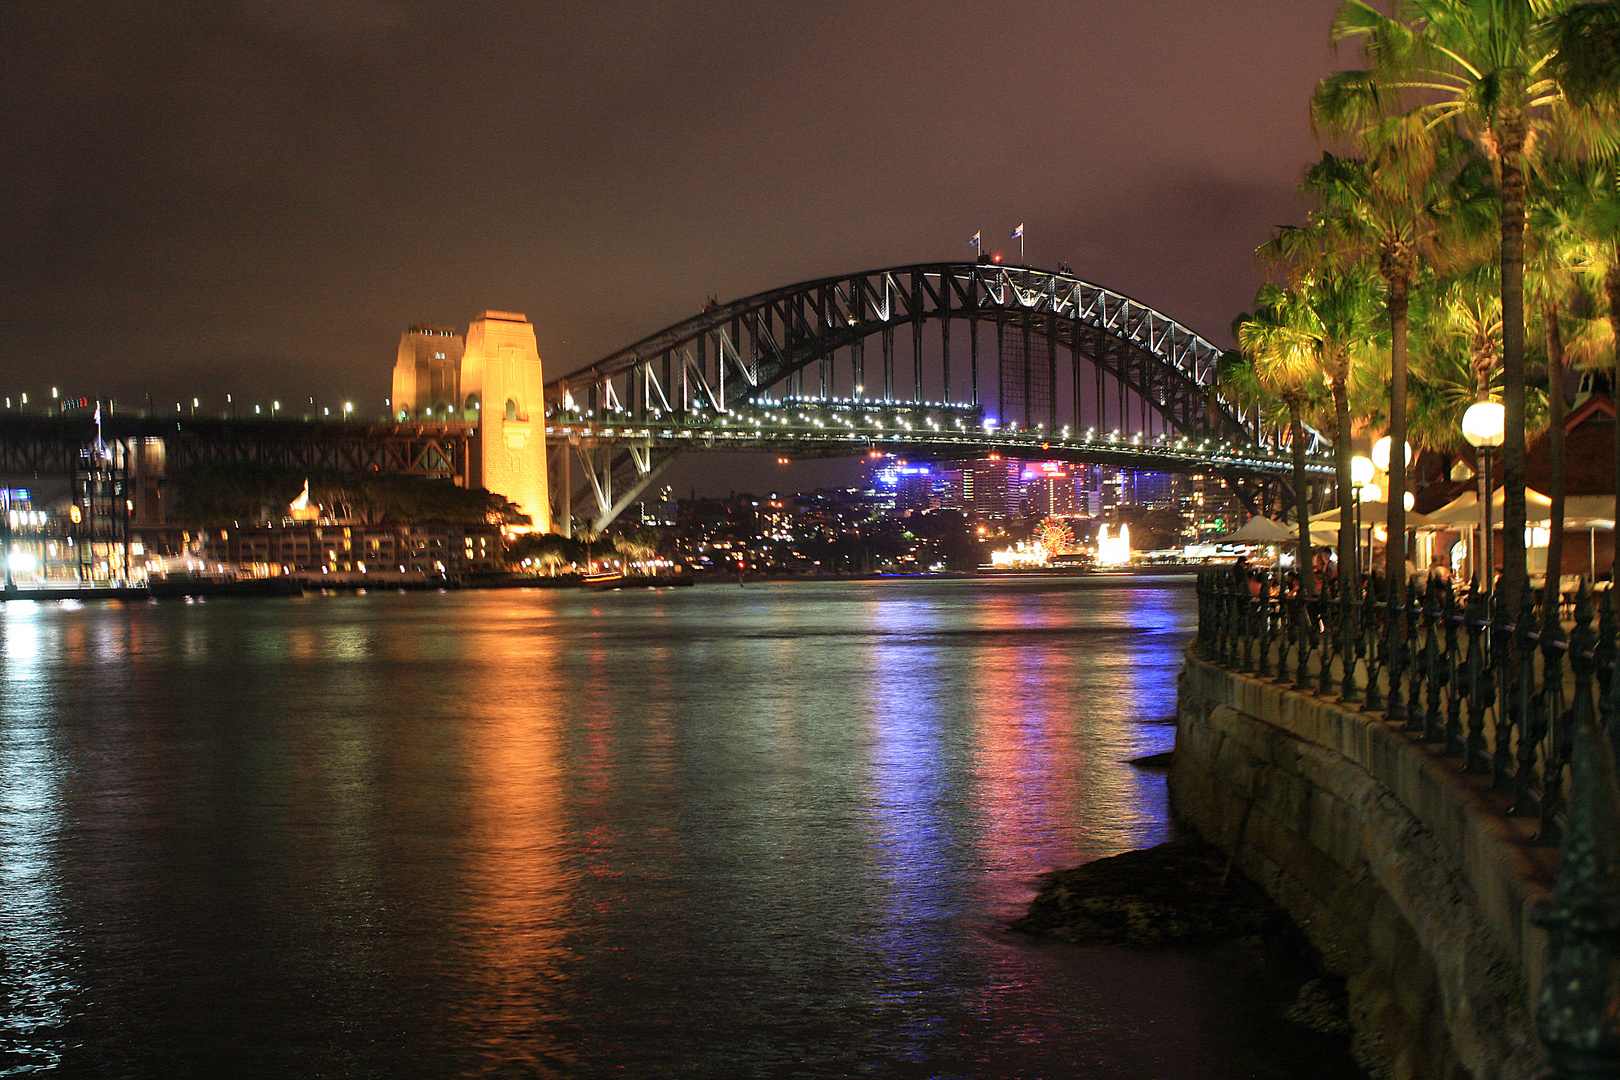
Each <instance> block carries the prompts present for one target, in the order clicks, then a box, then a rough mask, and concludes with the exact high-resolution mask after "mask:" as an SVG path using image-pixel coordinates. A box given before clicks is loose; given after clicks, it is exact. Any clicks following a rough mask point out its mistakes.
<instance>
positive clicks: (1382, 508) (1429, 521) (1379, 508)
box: [1311, 502, 1443, 529]
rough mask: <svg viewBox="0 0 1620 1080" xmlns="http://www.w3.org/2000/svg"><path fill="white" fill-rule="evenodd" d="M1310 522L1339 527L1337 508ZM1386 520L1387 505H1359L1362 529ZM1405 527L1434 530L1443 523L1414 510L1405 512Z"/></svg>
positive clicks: (1352, 514)
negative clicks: (1325, 523)
mask: <svg viewBox="0 0 1620 1080" xmlns="http://www.w3.org/2000/svg"><path fill="white" fill-rule="evenodd" d="M1311 520H1312V521H1313V522H1327V524H1328V527H1329V528H1333V529H1337V528H1338V527H1339V508H1338V507H1337V506H1335V507H1333V508H1332V509H1329V510H1324V511H1322V512H1321V513H1320V514H1312V515H1311ZM1355 520H1356V508H1355V507H1354V506H1352V507H1351V508H1350V521H1351V523H1352V524H1354V522H1355ZM1387 520H1389V503H1387V502H1364V503H1362V504H1361V527H1362V528H1363V529H1370V528H1372V527H1373V526H1374V525H1382V524H1383V523H1384V522H1385V521H1387ZM1406 527H1407V528H1408V529H1436V528H1441V527H1443V523H1441V522H1439V521H1436V520H1435V519H1434V518H1433V517H1432V516H1430V515H1429V514H1420V513H1418V512H1417V511H1416V510H1408V511H1407V512H1406Z"/></svg>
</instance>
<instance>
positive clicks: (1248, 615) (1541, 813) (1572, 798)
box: [1196, 569, 1620, 1078]
mask: <svg viewBox="0 0 1620 1080" xmlns="http://www.w3.org/2000/svg"><path fill="white" fill-rule="evenodd" d="M1496 599H1497V598H1496V597H1493V598H1491V601H1490V602H1488V601H1487V598H1486V597H1485V596H1484V594H1483V592H1482V591H1481V590H1479V589H1472V590H1469V591H1468V592H1467V594H1466V596H1463V597H1459V595H1458V593H1457V592H1456V591H1455V590H1454V589H1453V588H1452V586H1451V584H1450V583H1449V582H1447V581H1443V580H1440V579H1439V578H1430V579H1429V580H1428V581H1427V582H1425V583H1423V584H1422V585H1421V586H1419V585H1416V584H1407V583H1403V582H1399V581H1396V582H1382V581H1379V580H1375V579H1368V580H1367V581H1365V582H1364V583H1363V585H1362V586H1361V587H1360V588H1359V589H1351V590H1345V591H1344V593H1343V595H1340V594H1339V592H1337V591H1335V590H1333V589H1332V588H1328V589H1326V590H1324V591H1323V592H1322V593H1321V594H1318V595H1310V594H1307V593H1305V592H1303V591H1302V590H1301V589H1300V588H1299V582H1298V579H1297V578H1295V577H1294V576H1293V575H1289V576H1287V577H1283V576H1280V575H1278V574H1277V573H1275V572H1273V571H1247V572H1244V571H1234V570H1232V569H1226V570H1219V571H1216V570H1211V571H1207V572H1205V573H1203V574H1200V575H1199V578H1198V641H1197V645H1196V648H1197V651H1198V652H1199V654H1200V655H1201V656H1203V657H1204V658H1205V659H1206V660H1208V661H1210V662H1212V663H1214V664H1217V665H1220V666H1222V667H1226V668H1229V669H1232V670H1235V671H1239V672H1245V673H1250V674H1253V675H1255V676H1257V677H1260V678H1271V679H1275V680H1277V681H1279V682H1285V683H1292V685H1293V686H1294V687H1295V688H1296V689H1298V690H1300V691H1302V692H1305V693H1310V694H1315V695H1317V696H1321V697H1333V698H1337V700H1338V701H1339V702H1341V703H1343V704H1345V705H1347V706H1349V707H1352V708H1359V709H1362V710H1363V711H1366V712H1368V713H1382V714H1383V718H1384V720H1386V721H1387V722H1390V723H1393V724H1397V725H1399V726H1400V727H1401V728H1402V729H1403V730H1405V731H1408V732H1411V733H1413V734H1414V736H1416V738H1417V739H1418V740H1420V741H1422V742H1424V743H1426V744H1428V745H1429V746H1430V747H1431V748H1432V749H1433V750H1434V751H1435V752H1437V753H1439V754H1442V755H1445V756H1448V757H1451V758H1454V759H1456V760H1457V761H1458V762H1459V763H1460V765H1461V769H1462V771H1463V772H1464V773H1469V774H1478V775H1481V776H1484V777H1488V779H1489V789H1490V791H1491V792H1493V793H1495V794H1496V795H1497V796H1498V805H1499V806H1500V808H1501V809H1502V811H1503V812H1504V813H1506V814H1508V815H1511V816H1519V817H1530V818H1534V819H1535V820H1536V830H1535V837H1536V841H1537V842H1538V843H1543V844H1552V843H1560V850H1559V861H1558V871H1557V875H1556V879H1555V881H1554V888H1553V894H1552V896H1551V898H1550V899H1549V900H1548V901H1547V902H1546V903H1544V904H1543V905H1542V906H1541V907H1540V909H1539V910H1538V911H1537V912H1536V914H1535V920H1536V922H1538V923H1539V924H1541V925H1542V926H1544V927H1546V929H1547V933H1548V941H1549V950H1548V961H1547V967H1546V970H1545V971H1544V972H1543V978H1542V989H1541V1001H1540V1004H1539V1011H1538V1027H1539V1030H1540V1033H1541V1037H1542V1041H1543V1043H1544V1044H1545V1045H1546V1047H1547V1050H1548V1056H1549V1060H1550V1061H1551V1062H1552V1064H1553V1066H1554V1069H1555V1071H1556V1074H1557V1075H1558V1076H1562V1077H1571V1078H1573V1077H1588V1076H1620V786H1617V784H1616V779H1615V764H1614V751H1615V747H1616V746H1620V678H1617V677H1616V667H1617V664H1620V640H1617V639H1620V623H1617V619H1616V611H1615V601H1614V598H1613V594H1612V592H1611V591H1609V590H1604V591H1602V592H1599V593H1596V594H1594V592H1593V590H1592V588H1591V587H1590V586H1588V585H1587V584H1586V583H1585V582H1584V581H1583V582H1582V583H1581V584H1580V587H1579V588H1578V590H1577V591H1576V593H1575V594H1574V596H1573V597H1572V598H1566V597H1563V596H1560V595H1559V594H1558V593H1557V592H1556V591H1549V592H1547V593H1546V594H1545V595H1543V594H1542V593H1539V592H1537V591H1535V590H1529V589H1527V590H1525V591H1524V595H1523V597H1522V598H1521V600H1520V602H1519V605H1518V608H1517V610H1515V611H1509V610H1507V608H1506V605H1504V604H1501V603H1497V602H1495V601H1496ZM1566 615H1567V616H1568V619H1567V620H1566V618H1565V616H1566ZM1594 623H1595V625H1594ZM1605 736H1606V737H1605ZM1566 776H1570V777H1571V781H1570V783H1569V784H1568V786H1567V787H1566Z"/></svg>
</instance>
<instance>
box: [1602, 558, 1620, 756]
mask: <svg viewBox="0 0 1620 1080" xmlns="http://www.w3.org/2000/svg"><path fill="white" fill-rule="evenodd" d="M1601 611H1602V616H1601V617H1600V619H1599V621H1598V669H1597V670H1598V685H1599V686H1601V687H1602V692H1601V693H1600V694H1599V695H1598V716H1599V718H1600V719H1601V720H1602V722H1603V730H1604V731H1606V732H1608V735H1609V745H1610V746H1616V745H1620V642H1617V641H1616V622H1617V620H1616V618H1615V611H1614V586H1613V585H1610V586H1609V588H1607V589H1604V590H1603V604H1602V606H1601Z"/></svg>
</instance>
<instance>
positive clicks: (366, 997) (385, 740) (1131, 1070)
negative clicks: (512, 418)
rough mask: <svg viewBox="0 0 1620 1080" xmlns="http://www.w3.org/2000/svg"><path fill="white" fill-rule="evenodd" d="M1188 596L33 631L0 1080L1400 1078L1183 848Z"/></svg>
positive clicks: (785, 601)
mask: <svg viewBox="0 0 1620 1080" xmlns="http://www.w3.org/2000/svg"><path fill="white" fill-rule="evenodd" d="M1193 620H1194V596H1193V593H1192V590H1191V587H1190V585H1188V584H1187V583H1186V582H1184V581H1183V582H1175V581H1161V580H1152V579H1136V580H1132V579H1101V578H1089V579H1084V578H1083V579H1032V580H1022V581H1021V580H1000V581H993V582H982V581H949V582H923V581H880V582H848V583H793V584H783V585H769V584H762V585H755V584H752V583H751V584H749V585H748V586H747V587H746V588H737V587H735V586H731V587H722V586H713V587H701V588H696V589H679V590H668V591H662V592H659V591H650V590H643V591H622V592H617V593H604V594H585V593H581V592H572V591H554V590H522V591H519V590H512V591H498V592H466V593H444V594H423V593H412V594H398V593H389V594H379V593H372V594H369V595H333V596H306V597H303V598H301V599H277V600H214V601H210V602H206V603H187V602H182V601H175V600H164V601H152V602H143V603H127V604H126V603H122V602H111V603H101V604H74V603H32V602H14V603H7V604H4V605H0V1074H19V1075H29V1074H39V1075H59V1076H75V1077H76V1076H107V1077H124V1076H128V1077H222V1076H236V1077H291V1076H333V1077H440V1076H558V1077H574V1076H578V1077H599V1076H629V1077H684V1076H691V1077H710V1076H727V1077H732V1076H735V1077H801V1076H808V1077H844V1076H869V1077H896V1078H907V1080H909V1078H927V1077H1071V1076H1085V1077H1088V1078H1095V1080H1114V1078H1117V1080H1228V1078H1230V1080H1236V1078H1239V1077H1244V1078H1249V1077H1278V1078H1281V1077H1294V1076H1301V1075H1310V1076H1313V1077H1322V1078H1329V1080H1331V1078H1334V1077H1352V1076H1355V1075H1358V1074H1357V1073H1356V1072H1355V1070H1354V1069H1353V1067H1352V1066H1351V1065H1350V1064H1349V1062H1348V1057H1347V1054H1346V1052H1345V1049H1344V1047H1343V1045H1342V1044H1341V1043H1340V1042H1337V1041H1334V1040H1330V1039H1325V1038H1323V1037H1319V1036H1316V1035H1314V1034H1311V1033H1309V1032H1306V1031H1304V1030H1303V1029H1300V1028H1297V1027H1294V1026H1293V1025H1290V1024H1288V1023H1287V1022H1286V1021H1283V1020H1282V1019H1280V1017H1279V1016H1278V1015H1277V1012H1278V1010H1277V1008H1276V1006H1277V1001H1276V1000H1275V999H1276V996H1277V994H1278V993H1279V991H1278V989H1277V985H1276V983H1275V981H1274V980H1273V979H1271V978H1270V977H1269V974H1268V973H1267V972H1265V971H1259V970H1255V968H1254V966H1253V965H1251V964H1247V963H1243V962H1240V961H1239V960H1237V959H1235V958H1234V957H1232V956H1231V955H1229V954H1228V953H1225V952H1222V951H1220V950H1203V951H1198V950H1193V951H1173V952H1158V953H1136V952H1127V951H1124V950H1119V949H1113V948H1101V947H1088V948H1082V947H1076V946H1070V945H1064V944H1061V943H1054V942H1041V941H1034V940H1031V939H1028V938H1025V937H1023V936H1021V935H1018V934H1016V933H1013V932H1011V931H1009V930H1008V929H1007V924H1008V923H1009V922H1010V921H1011V920H1012V919H1014V918H1016V917H1017V916H1018V915H1020V914H1022V912H1023V911H1024V910H1025V908H1026V906H1027V904H1028V902H1029V900H1030V898H1031V897H1032V896H1033V894H1034V891H1035V890H1036V889H1037V888H1038V886H1039V883H1040V882H1039V879H1040V875H1041V874H1043V873H1045V872H1047V871H1049V870H1053V869H1056V868H1059V867H1063V866H1069V865H1074V864H1076V863H1080V862H1084V861H1088V860H1090V859H1094V858H1098V857H1102V856H1106V855H1111V854H1115V853H1118V852H1120V851H1124V850H1128V849H1131V848H1136V847H1144V846H1148V845H1151V844H1154V843H1157V842H1159V841H1160V840H1163V839H1165V838H1166V837H1167V835H1168V831H1169V826H1168V823H1167V811H1166V800H1165V791H1164V780H1163V777H1162V776H1161V775H1158V774H1155V773H1151V772H1144V771H1142V770H1139V769H1138V768H1136V767H1134V766H1132V765H1130V764H1129V761H1130V760H1131V759H1134V758H1138V757H1141V756H1143V755H1147V754H1151V753H1156V752H1158V751H1162V750H1166V749H1169V748H1170V746H1171V744H1172V743H1173V739H1174V728H1173V727H1172V726H1171V724H1170V720H1171V717H1172V715H1173V712H1174V696H1175V672H1176V670H1177V668H1178V667H1179V664H1180V651H1181V647H1182V646H1183V644H1184V643H1185V641H1186V640H1187V637H1188V636H1189V634H1190V631H1191V627H1192V625H1193Z"/></svg>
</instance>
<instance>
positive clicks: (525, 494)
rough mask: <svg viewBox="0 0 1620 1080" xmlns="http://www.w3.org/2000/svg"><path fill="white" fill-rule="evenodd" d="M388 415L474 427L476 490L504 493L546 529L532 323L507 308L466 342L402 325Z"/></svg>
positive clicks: (486, 316)
mask: <svg viewBox="0 0 1620 1080" xmlns="http://www.w3.org/2000/svg"><path fill="white" fill-rule="evenodd" d="M393 391H394V392H393V397H392V398H391V401H392V403H393V406H392V407H393V410H394V415H395V416H396V417H398V418H399V419H401V420H412V419H422V420H426V419H446V420H461V421H463V422H464V423H469V424H476V425H477V429H476V431H475V433H474V435H473V438H472V441H471V445H470V447H469V456H470V458H471V460H470V462H469V465H470V471H471V473H472V476H473V478H474V479H475V480H476V481H477V482H478V484H479V486H481V487H484V488H486V489H488V490H490V491H493V492H495V493H497V494H499V495H505V496H506V497H507V498H508V499H510V500H512V501H513V502H514V503H516V504H517V505H518V506H519V507H521V508H522V510H523V512H524V513H525V514H528V515H529V517H530V518H531V519H532V520H533V522H534V528H535V530H536V531H538V532H550V531H551V490H550V486H549V482H548V480H549V478H548V477H547V475H546V407H545V376H544V374H543V368H542V365H541V362H540V352H539V347H538V346H537V344H536V342H535V336H534V326H533V325H532V324H531V323H530V322H529V320H528V319H527V318H526V317H524V316H523V315H522V314H519V313H518V312H513V311H493V310H491V311H484V312H482V313H480V314H479V316H478V317H477V318H476V319H474V320H473V321H472V324H471V325H470V326H468V328H467V334H466V337H465V338H463V337H462V336H460V335H458V334H456V333H455V331H454V330H452V329H450V328H448V327H442V326H430V325H426V324H421V325H416V326H412V327H410V328H409V329H408V330H406V331H405V333H404V334H402V335H400V340H399V353H398V358H397V359H396V360H395V362H394V382H393Z"/></svg>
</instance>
